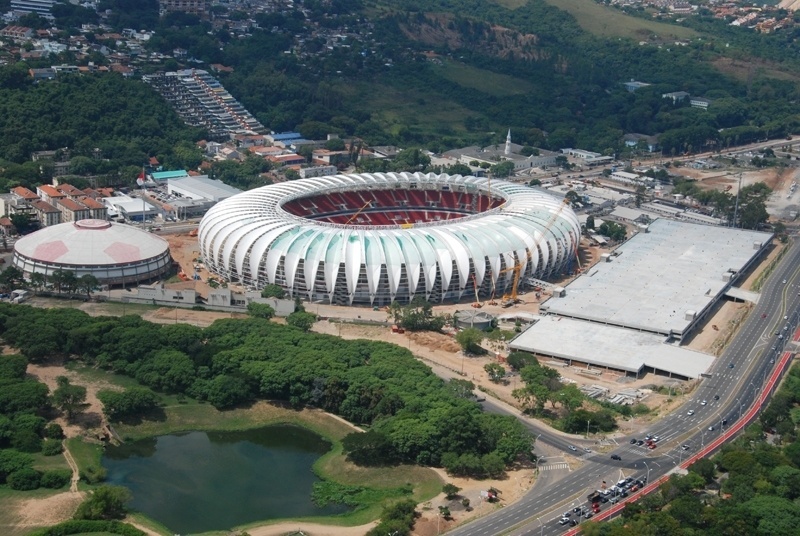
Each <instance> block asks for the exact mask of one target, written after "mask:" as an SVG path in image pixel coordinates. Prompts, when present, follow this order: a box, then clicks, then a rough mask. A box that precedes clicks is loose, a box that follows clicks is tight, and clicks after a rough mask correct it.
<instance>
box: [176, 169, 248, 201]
mask: <svg viewBox="0 0 800 536" xmlns="http://www.w3.org/2000/svg"><path fill="white" fill-rule="evenodd" d="M169 186H170V187H174V188H181V189H184V190H187V191H189V192H192V193H194V194H196V195H197V197H198V198H203V199H208V200H211V201H221V200H223V199H227V198H229V197H233V196H234V195H236V194H240V193H242V191H241V190H240V189H238V188H234V187H233V186H229V185H227V184H225V183H224V182H222V181H218V180H215V179H209V178H208V176H207V175H200V176H198V177H185V178H180V179H171V180H170V181H169Z"/></svg>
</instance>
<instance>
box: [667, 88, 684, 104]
mask: <svg viewBox="0 0 800 536" xmlns="http://www.w3.org/2000/svg"><path fill="white" fill-rule="evenodd" d="M688 96H689V94H688V93H687V92H685V91H672V92H670V93H662V94H661V98H662V99H672V103H673V104H677V103H679V102H683V100H684V99H685V98H686V97H688Z"/></svg>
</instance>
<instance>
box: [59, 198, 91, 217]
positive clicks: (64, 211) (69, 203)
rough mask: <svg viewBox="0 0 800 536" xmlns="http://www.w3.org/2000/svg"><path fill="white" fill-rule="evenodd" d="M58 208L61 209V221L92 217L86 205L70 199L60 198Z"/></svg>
mask: <svg viewBox="0 0 800 536" xmlns="http://www.w3.org/2000/svg"><path fill="white" fill-rule="evenodd" d="M58 208H59V210H61V221H64V222H67V221H80V220H88V219H89V218H91V217H92V213H91V211H90V210H89V209H88V208H87V207H86V205H84V204H83V203H79V202H78V201H74V200H72V199H62V200H61V201H59V202H58Z"/></svg>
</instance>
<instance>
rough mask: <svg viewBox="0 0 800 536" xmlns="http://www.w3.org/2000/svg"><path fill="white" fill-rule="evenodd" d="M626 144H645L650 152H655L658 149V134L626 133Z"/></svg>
mask: <svg viewBox="0 0 800 536" xmlns="http://www.w3.org/2000/svg"><path fill="white" fill-rule="evenodd" d="M622 140H623V141H624V142H625V145H626V146H628V147H637V146H640V145H642V146H644V148H645V149H647V151H648V152H651V153H652V152H653V151H655V150H656V149H658V136H648V135H647V134H636V133H631V134H625V135H624V136H623V137H622Z"/></svg>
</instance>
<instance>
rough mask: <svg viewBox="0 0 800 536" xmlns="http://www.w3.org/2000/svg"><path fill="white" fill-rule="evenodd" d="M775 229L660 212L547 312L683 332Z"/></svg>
mask: <svg viewBox="0 0 800 536" xmlns="http://www.w3.org/2000/svg"><path fill="white" fill-rule="evenodd" d="M771 238H772V234H770V233H765V232H760V231H743V230H739V229H731V228H728V227H716V226H709V225H697V224H693V223H684V222H677V221H672V220H667V219H658V220H656V221H655V222H653V223H652V224H650V226H649V228H648V230H647V232H643V233H639V234H637V235H635V236H633V238H631V239H630V240H628V241H627V242H626V243H625V244H623V245H622V246H620V247H619V248H618V249H617V250H616V252H615V255H614V256H612V257H609V262H601V263H598V264H596V265H594V266H592V267H591V268H590V269H589V270H588V271H587V273H585V274H584V275H583V276H581V277H579V278H578V279H576V280H575V281H573V282H572V283H571V284H570V285H569V286H568V287H567V289H566V290H567V291H566V296H565V297H563V298H558V299H550V300H548V301H547V302H546V303H544V304H543V305H542V307H541V310H542V311H543V312H547V313H549V314H555V315H559V316H563V317H570V318H576V319H582V320H587V321H591V322H598V323H601V324H609V325H615V326H619V327H624V328H631V329H635V330H640V331H646V332H649V333H654V334H659V335H662V336H665V337H668V338H671V339H674V340H679V341H680V340H683V339H684V338H685V337H686V336H687V335H688V334H689V332H690V331H691V330H692V329H693V328H694V327H695V326H696V325H697V324H698V322H699V321H700V320H701V319H702V318H703V317H704V316H705V314H706V313H707V312H708V311H709V310H710V309H711V308H712V306H713V305H714V303H715V302H716V301H717V300H718V299H720V298H721V297H722V296H723V295H724V294H725V292H726V291H728V289H729V288H730V287H731V286H732V285H733V284H734V283H735V282H736V279H737V277H738V275H739V274H741V273H742V272H744V271H746V270H747V269H748V268H749V267H750V266H751V265H752V264H753V263H754V262H756V260H757V259H758V258H759V257H761V255H762V254H763V253H764V252H765V251H766V248H767V246H768V245H769V243H770V240H771Z"/></svg>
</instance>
